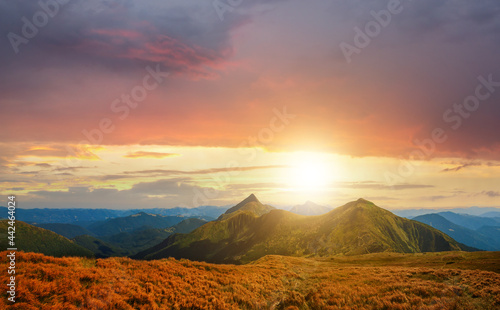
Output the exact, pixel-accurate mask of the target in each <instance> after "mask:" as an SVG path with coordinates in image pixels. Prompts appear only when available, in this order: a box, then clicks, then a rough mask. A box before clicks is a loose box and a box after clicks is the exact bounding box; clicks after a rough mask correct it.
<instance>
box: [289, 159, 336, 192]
mask: <svg viewBox="0 0 500 310" xmlns="http://www.w3.org/2000/svg"><path fill="white" fill-rule="evenodd" d="M336 170H337V169H335V166H334V164H333V163H332V161H331V160H329V159H328V158H327V155H325V154H321V153H310V152H298V153H296V154H294V156H293V158H292V160H291V163H290V169H288V171H287V181H286V183H287V184H288V186H289V187H290V188H291V189H292V190H300V191H320V190H325V189H327V188H328V186H329V185H330V184H331V183H332V181H333V180H334V178H335V176H336V172H337V171H336Z"/></svg>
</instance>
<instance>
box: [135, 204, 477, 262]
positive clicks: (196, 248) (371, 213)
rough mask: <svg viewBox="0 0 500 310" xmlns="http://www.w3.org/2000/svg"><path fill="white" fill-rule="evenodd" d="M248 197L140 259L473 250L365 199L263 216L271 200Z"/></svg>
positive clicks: (223, 259)
mask: <svg viewBox="0 0 500 310" xmlns="http://www.w3.org/2000/svg"><path fill="white" fill-rule="evenodd" d="M247 199H248V200H247ZM247 199H245V200H244V201H243V202H245V203H240V204H238V205H236V206H235V207H233V208H231V209H233V210H232V211H230V210H231V209H230V210H228V212H229V213H227V214H224V215H223V216H221V217H220V218H219V219H218V220H217V221H213V222H209V223H207V224H205V225H203V226H201V227H199V228H198V229H196V230H194V231H192V232H191V233H189V234H175V235H172V236H170V237H168V238H167V239H166V240H165V241H163V242H162V243H160V244H158V245H157V246H155V247H153V248H150V249H148V250H146V251H143V252H141V253H139V254H137V255H136V256H135V257H134V258H139V259H158V258H164V257H175V258H187V259H191V260H201V261H207V262H215V263H247V262H251V261H254V260H256V259H259V258H261V257H263V256H265V255H270V254H278V255H290V256H307V257H308V256H328V255H337V254H344V255H355V254H368V253H377V252H399V253H418V252H439V251H457V250H470V249H471V248H469V247H467V246H465V245H462V244H460V243H458V242H456V241H455V240H453V239H452V238H451V237H449V236H448V235H446V234H444V233H442V232H440V231H439V230H437V229H435V228H432V227H430V226H428V225H426V224H423V223H420V222H417V221H413V220H408V219H405V218H401V217H399V216H397V215H394V214H393V213H391V212H390V211H387V210H385V209H382V208H380V207H378V206H376V205H375V204H373V203H372V202H370V201H367V200H365V199H358V200H356V201H352V202H349V203H347V204H345V205H343V206H341V207H338V208H336V209H334V210H332V211H330V212H328V213H325V214H323V215H318V216H304V215H298V214H294V213H291V212H289V211H284V210H278V209H271V210H268V209H265V210H266V212H265V213H264V214H262V215H259V214H261V213H259V211H263V210H264V209H263V208H265V205H263V204H261V203H260V202H258V200H257V199H256V198H255V196H252V195H251V196H250V197H249V198H247ZM236 207H238V208H236ZM267 207H269V206H267ZM271 208H272V207H271Z"/></svg>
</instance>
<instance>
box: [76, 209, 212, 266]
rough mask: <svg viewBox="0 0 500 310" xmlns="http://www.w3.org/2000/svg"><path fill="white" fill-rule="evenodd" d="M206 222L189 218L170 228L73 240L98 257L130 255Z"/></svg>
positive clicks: (148, 229)
mask: <svg viewBox="0 0 500 310" xmlns="http://www.w3.org/2000/svg"><path fill="white" fill-rule="evenodd" d="M205 223H207V222H206V221H204V220H200V219H197V218H189V219H185V220H183V221H182V222H180V223H178V224H176V225H175V226H172V227H168V228H146V229H136V230H134V231H132V232H121V233H118V234H115V235H111V236H101V237H98V238H96V237H93V236H89V235H81V236H77V237H75V238H73V241H74V242H76V243H77V244H79V245H81V246H83V247H84V248H86V249H89V250H90V251H92V252H93V253H94V254H95V255H96V257H100V258H101V257H111V256H129V255H134V254H136V253H138V252H140V251H144V250H146V249H148V248H150V247H152V246H155V245H157V244H158V243H160V242H162V241H163V240H165V238H167V237H168V236H170V235H172V234H174V233H189V232H191V231H193V230H194V229H196V228H198V227H200V226H202V225H203V224H205Z"/></svg>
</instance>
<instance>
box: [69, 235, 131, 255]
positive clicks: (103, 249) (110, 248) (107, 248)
mask: <svg viewBox="0 0 500 310" xmlns="http://www.w3.org/2000/svg"><path fill="white" fill-rule="evenodd" d="M72 241H73V242H75V243H76V244H78V245H80V246H82V247H84V248H85V249H87V250H89V251H92V253H94V255H95V257H97V258H105V257H112V256H127V254H128V252H127V251H126V250H124V249H122V248H120V247H117V246H115V245H113V244H110V243H108V242H105V241H103V240H101V239H98V238H96V237H93V236H89V235H81V236H76V237H75V238H73V239H72Z"/></svg>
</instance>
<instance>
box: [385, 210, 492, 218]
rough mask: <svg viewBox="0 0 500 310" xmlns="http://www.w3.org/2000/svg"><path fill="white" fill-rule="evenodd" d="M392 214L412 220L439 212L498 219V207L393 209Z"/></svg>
mask: <svg viewBox="0 0 500 310" xmlns="http://www.w3.org/2000/svg"><path fill="white" fill-rule="evenodd" d="M391 212H392V213H394V214H396V215H398V216H401V217H406V218H410V219H411V218H414V217H415V216H419V215H424V214H431V213H441V212H453V213H457V214H467V215H475V216H481V217H500V207H497V208H496V207H469V208H453V209H450V208H446V209H424V208H421V209H395V210H391Z"/></svg>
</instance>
